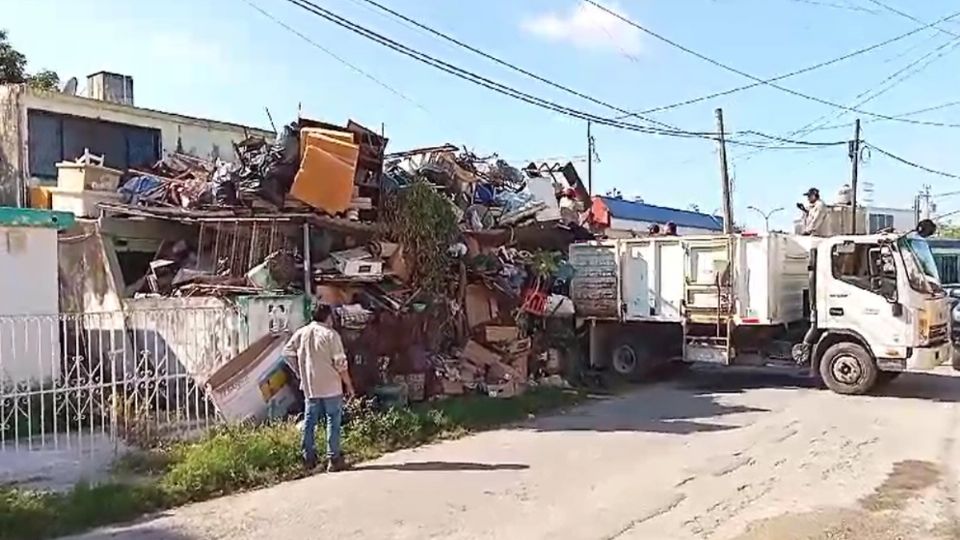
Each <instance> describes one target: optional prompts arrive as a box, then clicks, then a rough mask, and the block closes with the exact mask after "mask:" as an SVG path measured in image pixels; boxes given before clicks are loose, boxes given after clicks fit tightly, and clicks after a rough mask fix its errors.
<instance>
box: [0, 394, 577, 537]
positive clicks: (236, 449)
mask: <svg viewBox="0 0 960 540" xmlns="http://www.w3.org/2000/svg"><path fill="white" fill-rule="evenodd" d="M581 399H583V395H582V394H579V393H576V392H570V391H564V390H559V389H554V388H540V389H533V390H531V391H528V392H527V393H525V394H524V395H522V396H519V397H516V398H513V399H494V398H488V397H485V396H482V395H476V396H467V397H464V398H460V399H452V400H447V401H440V402H435V403H425V404H421V405H418V406H415V407H411V408H406V409H390V410H388V411H384V412H380V411H375V410H374V409H373V408H372V407H371V406H370V404H369V403H364V402H355V403H351V404H350V405H349V406H348V410H347V412H348V414H349V416H350V421H349V423H348V424H347V425H346V426H345V428H344V439H343V444H344V451H345V453H346V455H347V457H348V458H349V459H350V460H351V461H354V462H356V461H364V460H369V459H373V458H375V457H378V456H380V455H383V454H384V453H386V452H390V451H393V450H398V449H401V448H409V447H413V446H418V445H421V444H424V443H428V442H431V441H435V440H437V439H441V438H450V437H458V436H462V435H464V434H466V433H469V432H471V431H476V430H480V429H485V428H490V427H494V426H498V425H502V424H504V423H508V422H514V421H518V420H525V419H527V418H529V416H530V415H531V414H535V413H539V412H543V411H549V410H553V409H556V408H558V407H562V406H566V405H572V404H574V403H577V402H578V401H580V400H581ZM323 438H324V434H323V432H322V430H319V431H318V433H317V439H318V441H317V443H318V445H321V446H322V444H323V442H322V441H323ZM114 469H115V472H117V473H120V474H122V475H130V474H139V475H146V481H143V478H144V477H143V476H141V478H140V481H139V482H132V483H130V482H119V481H117V482H114V483H109V484H103V485H99V486H95V487H91V486H89V485H86V484H80V485H77V486H76V487H75V488H74V489H73V490H71V491H69V492H67V493H48V492H40V491H32V490H23V489H17V488H0V539H26V538H31V539H33V538H49V537H54V536H60V535H65V534H70V533H75V532H78V531H82V530H85V529H89V528H92V527H97V526H102V525H106V524H109V523H115V522H119V521H127V520H130V519H133V518H136V517H137V516H139V515H142V514H144V513H147V512H151V511H156V510H160V509H164V508H170V507H173V506H177V505H180V504H184V503H188V502H194V501H201V500H205V499H209V498H212V497H215V496H219V495H225V494H228V493H233V492H236V491H240V490H244V489H252V488H257V487H262V486H267V485H271V484H275V483H277V482H282V481H285V480H292V479H295V478H299V477H301V476H302V475H303V474H304V470H303V467H302V465H301V461H300V432H299V430H298V429H297V427H296V425H294V424H293V423H289V422H283V423H274V424H267V425H262V426H226V427H221V428H217V429H214V430H213V431H211V432H210V433H209V434H208V435H206V436H205V437H203V438H201V439H200V440H197V441H195V442H187V443H176V444H172V445H169V446H165V447H158V448H155V449H153V450H149V451H143V452H136V453H133V454H130V455H128V456H125V457H124V458H121V459H120V460H118V462H117V463H116V464H115V467H114Z"/></svg>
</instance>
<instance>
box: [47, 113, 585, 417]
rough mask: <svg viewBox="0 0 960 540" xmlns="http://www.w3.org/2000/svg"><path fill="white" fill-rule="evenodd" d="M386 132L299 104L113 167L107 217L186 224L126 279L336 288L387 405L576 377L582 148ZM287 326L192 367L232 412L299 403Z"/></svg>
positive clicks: (89, 162) (134, 287)
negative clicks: (403, 141) (397, 140)
mask: <svg viewBox="0 0 960 540" xmlns="http://www.w3.org/2000/svg"><path fill="white" fill-rule="evenodd" d="M386 146H387V139H386V138H385V137H384V136H383V134H379V133H376V132H373V131H371V130H369V129H366V128H364V127H363V126H360V125H358V124H356V123H354V122H349V123H348V124H347V125H346V126H338V125H333V124H327V123H323V122H317V121H312V120H307V119H300V120H298V121H297V122H294V123H292V124H290V125H288V126H285V127H284V128H283V129H281V130H280V133H279V135H278V137H277V139H276V140H275V141H269V140H265V139H263V138H260V137H250V138H248V139H246V140H244V141H242V142H240V143H238V144H236V145H235V147H234V151H235V154H236V159H235V160H232V161H230V162H228V161H224V160H215V161H209V160H204V159H199V158H196V157H192V156H188V155H185V154H180V153H171V154H169V155H166V156H165V157H164V159H163V160H162V161H161V162H159V163H157V164H156V165H155V166H153V167H149V168H136V169H130V170H128V171H123V172H122V173H119V174H118V175H117V177H116V178H115V179H114V180H112V181H111V182H115V184H110V185H109V187H108V188H107V189H108V190H109V189H110V188H112V193H110V194H109V196H108V195H107V194H104V195H103V196H102V197H100V198H98V199H97V203H96V208H97V212H98V213H99V215H100V216H101V218H102V217H103V216H109V217H110V218H112V219H123V220H163V221H167V222H173V223H176V224H178V225H180V226H185V227H189V229H187V230H188V231H189V232H188V233H186V234H185V236H184V237H181V238H179V239H170V240H169V241H165V242H163V244H162V245H161V246H160V247H159V248H158V249H157V250H156V252H155V253H153V254H152V256H151V257H149V260H138V261H134V260H133V259H129V258H128V260H126V261H125V264H126V265H127V266H131V265H132V266H133V268H124V269H122V270H123V274H124V275H133V274H136V275H133V277H132V278H130V279H129V280H128V283H127V284H126V288H127V291H126V292H127V294H128V295H129V297H136V298H151V297H158V298H167V297H197V296H212V297H217V298H232V297H240V296H249V295H270V294H276V295H297V294H299V295H302V296H303V297H304V299H305V302H304V303H305V306H304V310H303V311H304V313H308V304H309V302H323V303H327V304H330V305H332V306H334V307H335V319H336V325H337V329H338V330H339V331H340V333H341V335H342V336H343V339H344V344H345V347H346V349H347V352H348V356H349V358H350V371H351V375H352V377H353V380H354V383H355V386H356V387H357V390H358V392H360V393H361V394H365V395H370V396H375V397H376V398H378V399H379V401H380V402H381V403H382V404H385V405H391V404H403V403H408V402H416V401H423V400H429V399H437V398H441V397H446V396H459V395H463V394H467V393H483V394H486V395H489V396H494V397H512V396H516V395H518V394H520V393H522V392H524V391H525V389H527V388H528V387H530V386H531V385H551V386H565V385H567V382H566V378H565V375H566V369H567V367H568V364H570V363H571V362H573V358H572V356H573V355H572V353H571V351H572V350H574V349H575V347H571V343H572V341H571V340H573V339H575V338H574V332H573V323H572V318H573V306H572V303H571V301H570V299H569V297H568V296H567V295H568V294H569V282H570V279H571V277H572V268H571V266H570V265H569V264H567V262H566V252H567V247H568V245H569V244H570V243H571V242H573V241H575V240H583V239H589V238H591V235H590V233H589V232H587V231H586V230H584V229H583V228H582V227H581V226H580V225H579V215H580V212H581V211H582V210H584V209H585V208H589V201H590V198H589V195H588V193H587V191H586V189H585V188H584V186H583V183H582V182H581V181H580V178H579V177H578V175H577V172H576V170H575V168H574V166H573V165H572V164H570V163H567V164H547V163H542V164H537V163H531V164H529V165H528V166H526V167H524V168H516V167H513V166H511V165H509V164H508V163H507V162H505V161H503V160H501V159H498V158H497V156H492V157H485V156H477V155H475V154H473V153H471V152H469V151H466V150H462V149H460V148H458V147H456V146H452V145H444V146H437V147H431V148H423V149H417V150H411V151H406V152H398V153H392V154H391V153H387V152H386ZM84 166H89V167H92V168H100V169H102V160H101V162H100V163H98V157H97V156H90V155H85V156H84V157H82V158H81V159H80V160H78V161H77V162H76V163H73V162H71V163H65V164H61V167H62V169H61V184H62V183H63V182H64V180H63V178H64V176H65V175H64V173H65V172H66V171H67V170H68V169H69V170H75V169H77V168H78V167H80V168H83V167H84ZM59 187H60V189H61V191H62V189H63V186H62V185H61V186H59ZM88 187H89V186H88ZM87 212H88V213H89V210H87ZM141 259H142V258H141ZM293 329H294V328H286V327H284V328H277V331H278V334H279V335H267V336H264V337H263V338H262V339H258V340H256V341H255V342H254V343H252V344H251V345H250V347H249V348H248V349H247V350H245V351H243V352H242V353H241V354H240V355H238V356H236V357H235V358H233V359H229V360H227V361H226V362H224V363H222V364H221V365H220V366H218V367H217V368H216V369H214V370H212V371H210V372H207V373H205V374H204V380H203V381H198V382H201V383H202V384H203V385H204V386H205V387H206V388H207V390H208V393H209V395H210V397H211V399H212V400H213V401H214V403H215V404H216V405H217V406H218V408H219V409H220V411H221V413H222V414H223V415H224V416H225V417H226V418H227V419H228V420H244V419H250V418H264V417H266V416H277V415H283V414H286V413H287V412H288V410H290V409H292V408H296V406H297V404H296V401H297V397H296V391H295V390H294V389H293V388H291V387H294V386H296V385H295V384H294V383H295V381H294V380H293V377H294V376H293V374H292V373H291V372H290V371H289V370H288V369H287V368H285V367H284V366H283V361H282V359H281V358H280V352H279V351H280V349H281V346H280V345H282V342H283V335H282V332H288V331H290V330H293ZM240 394H244V395H240Z"/></svg>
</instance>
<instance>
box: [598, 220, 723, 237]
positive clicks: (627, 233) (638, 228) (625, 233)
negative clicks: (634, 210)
mask: <svg viewBox="0 0 960 540" xmlns="http://www.w3.org/2000/svg"><path fill="white" fill-rule="evenodd" d="M650 225H652V222H649V221H634V220H632V219H622V218H615V217H611V218H610V228H608V229H607V230H605V231H604V234H606V235H607V237H609V238H631V237H632V236H633V234H631V232H635V233H637V234H640V235H644V234H646V233H647V230H648V229H649V228H650ZM658 225H660V229H661V230H663V229H664V227H666V225H665V224H663V223H658ZM717 232H718V231H714V230H710V229H699V228H696V227H683V226H680V225H678V226H677V234H679V235H681V236H684V235H691V234H716V233H717Z"/></svg>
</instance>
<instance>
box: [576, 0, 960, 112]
mask: <svg viewBox="0 0 960 540" xmlns="http://www.w3.org/2000/svg"><path fill="white" fill-rule="evenodd" d="M581 1H582V2H586V3H588V4H590V5H592V6H594V7H596V8H597V9H600V10H601V11H603V12H605V13H607V14H609V15H611V16H613V17H616V18H618V19H620V20H621V21H623V22H624V23H627V24H629V25H630V26H633V27H634V28H636V29H638V30H640V31H641V32H643V33H645V34H647V35H649V36H651V37H653V38H655V39H657V40H659V41H662V42H663V43H666V44H668V45H670V46H671V47H673V48H675V49H679V50H681V51H683V52H685V53H687V54H689V55H691V56H695V57H697V58H699V59H701V60H703V61H704V62H707V63H709V64H711V65H714V66H716V67H718V68H720V69H723V70H725V71H729V72H731V73H735V74H737V75H740V76H741V77H745V78H747V79H751V80H753V81H755V82H757V83H758V84H762V85H766V86H769V87H771V88H776V89H777V90H780V91H781V92H785V93H787V94H790V95H793V96H796V97H799V98H802V99H806V100H808V101H813V102H816V103H820V104H822V105H827V106H830V107H833V108H835V109H841V110H845V111H849V112H855V113H859V114H864V115H867V116H872V117H876V118H884V119H887V120H895V121H897V122H904V123H909V124H918V125H926V126H936V127H950V128H956V127H960V124H948V123H943V122H926V121H921V120H910V119H906V118H895V117H893V116H889V115H885V114H881V113H875V112H872V111H866V110H863V109H857V108H854V107H847V106H846V105H843V104H841V103H837V102H835V101H830V100H827V99H823V98H819V97H816V96H812V95H810V94H805V93H803V92H798V91H796V90H793V89H791V88H788V87H786V86H781V85H779V84H775V83H772V82H769V81H767V80H764V79H761V78H760V77H757V76H756V75H751V74H750V73H747V72H745V71H743V70H740V69H737V68H735V67H732V66H730V65H728V64H725V63H723V62H720V61H719V60H716V59H714V58H711V57H709V56H706V55H705V54H702V53H700V52H697V51H695V50H693V49H691V48H689V47H687V46H685V45H683V44H681V43H678V42H676V41H673V40H672V39H670V38H668V37H665V36H663V35H661V34H659V33H657V32H654V31H653V30H650V29H649V28H646V27H645V26H643V25H641V24H639V23H637V22H635V21H633V20H631V19H629V18H628V17H625V16H624V15H621V14H620V13H617V12H616V11H613V10H612V9H610V8H608V7H606V6H604V5H602V4H600V3H598V2H596V1H595V0H581ZM958 16H960V12H957V13H954V14H953V15H950V16H948V17H945V18H944V19H942V20H940V21H937V23H940V22H944V21H947V20H950V19H953V18H955V17H958ZM937 23H934V24H937ZM931 26H932V25H931ZM642 112H643V113H645V114H646V113H648V111H642Z"/></svg>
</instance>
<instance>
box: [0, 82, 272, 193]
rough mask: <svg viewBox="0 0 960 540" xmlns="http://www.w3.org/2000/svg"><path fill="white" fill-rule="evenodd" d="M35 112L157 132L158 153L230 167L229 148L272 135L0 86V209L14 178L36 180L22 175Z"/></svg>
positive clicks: (120, 106)
mask: <svg viewBox="0 0 960 540" xmlns="http://www.w3.org/2000/svg"><path fill="white" fill-rule="evenodd" d="M30 109H37V110H43V111H48V112H52V113H59V114H68V115H73V116H78V117H83V118H91V119H98V120H104V121H108V122H116V123H120V124H129V125H132V126H140V127H145V128H153V129H158V130H160V134H161V135H160V138H161V151H162V153H168V152H174V151H182V152H184V153H187V154H191V155H193V156H197V157H202V158H207V159H215V158H217V157H219V158H221V159H224V160H227V161H233V160H235V155H234V152H233V143H235V142H239V141H241V140H243V139H244V138H246V137H247V136H249V135H260V136H263V137H266V138H268V139H269V138H272V137H273V136H274V134H273V133H272V132H270V131H265V130H261V129H257V128H250V127H245V126H241V125H239V124H230V123H226V122H217V121H214V120H204V119H200V118H192V117H189V116H181V115H177V114H171V113H165V112H161V111H154V110H151V109H142V108H138V107H132V106H128V105H121V104H118V103H109V102H105V101H97V100H94V99H88V98H83V97H78V96H71V95H66V94H61V93H59V92H44V91H39V90H33V89H29V88H25V87H23V86H19V85H7V86H0V204H7V205H9V204H10V201H15V200H16V199H15V197H14V198H13V199H11V198H10V194H11V193H13V194H14V195H15V194H16V187H15V186H16V177H17V176H18V175H22V176H23V177H24V178H26V179H27V181H28V183H29V184H30V185H36V184H39V183H40V179H39V178H33V177H31V176H30V174H29V171H26V170H25V169H26V164H27V163H29V159H28V158H27V155H28V154H27V152H28V147H27V137H28V133H27V129H26V126H27V111H28V110H30Z"/></svg>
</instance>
